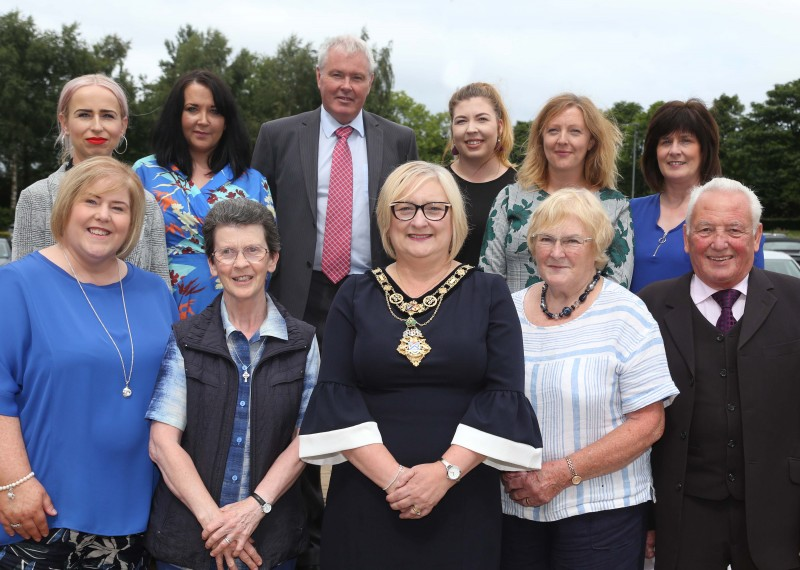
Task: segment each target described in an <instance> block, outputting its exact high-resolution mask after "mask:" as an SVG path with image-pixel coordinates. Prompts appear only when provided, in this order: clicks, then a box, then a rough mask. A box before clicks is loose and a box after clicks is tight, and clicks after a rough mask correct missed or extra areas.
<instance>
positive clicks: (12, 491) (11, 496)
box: [8, 489, 17, 501]
mask: <svg viewBox="0 0 800 570" xmlns="http://www.w3.org/2000/svg"><path fill="white" fill-rule="evenodd" d="M16 498H17V496H16V495H15V494H14V489H9V490H8V500H9V501H13V500H14V499H16Z"/></svg>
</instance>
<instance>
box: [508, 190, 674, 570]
mask: <svg viewBox="0 0 800 570" xmlns="http://www.w3.org/2000/svg"><path fill="white" fill-rule="evenodd" d="M613 237H614V230H613V228H612V226H611V224H610V223H609V219H608V216H607V214H606V211H605V209H604V208H603V206H602V205H601V202H600V200H599V199H598V198H597V196H596V195H594V194H593V193H591V192H589V191H588V190H576V189H569V188H567V189H562V190H559V191H558V193H556V194H555V195H553V196H551V197H550V198H548V199H547V200H546V201H545V202H543V203H542V204H541V205H540V206H539V207H538V208H537V209H536V211H535V212H534V213H533V216H532V217H531V225H530V229H529V231H528V244H529V247H530V252H531V255H532V257H533V259H534V262H535V263H536V267H537V269H538V272H539V275H540V276H541V277H542V280H543V281H542V282H540V283H537V284H535V285H532V286H530V287H528V288H527V289H523V290H522V291H518V292H517V293H515V294H514V295H513V298H514V303H515V305H516V309H517V314H518V315H519V320H520V322H521V324H522V338H523V345H524V349H525V392H526V395H527V396H528V398H530V400H531V403H532V404H533V408H534V410H535V411H536V414H537V416H538V417H539V418H540V420H541V422H542V426H541V428H542V439H543V443H544V445H543V452H542V459H543V463H542V469H541V471H535V472H522V473H508V474H505V475H504V476H503V483H504V485H505V489H506V493H507V494H506V496H504V497H503V512H504V514H505V516H504V517H503V519H504V520H503V564H502V568H503V569H504V570H506V569H509V570H510V569H520V570H521V569H526V570H527V569H532V568H535V569H546V568H564V569H573V570H577V569H589V568H591V569H593V570H641V568H642V566H643V563H644V547H645V533H646V530H647V528H646V527H647V521H646V512H647V502H648V501H650V500H651V499H652V498H653V497H652V485H653V482H652V476H651V473H650V446H651V445H652V444H653V443H654V442H655V441H656V440H657V439H658V438H659V437H661V433H662V432H663V430H664V406H665V405H668V404H669V403H670V402H671V401H672V398H674V396H675V395H676V394H677V393H678V391H677V389H676V388H675V385H674V384H673V383H672V380H671V379H670V375H669V369H668V368H667V360H666V356H665V354H664V345H663V342H662V340H661V335H660V333H659V329H658V325H657V324H656V322H655V321H654V320H653V318H652V317H651V316H650V313H649V312H648V311H647V309H646V308H645V306H644V303H642V301H640V300H639V298H638V297H636V296H635V295H634V294H633V293H630V292H629V291H628V290H627V289H625V288H623V287H622V286H620V285H618V284H617V283H615V282H613V281H611V280H610V279H606V278H605V277H602V276H601V274H600V270H601V269H602V268H603V267H605V265H606V263H607V257H606V254H605V251H606V249H607V248H608V246H609V244H610V243H611V240H612V239H613Z"/></svg>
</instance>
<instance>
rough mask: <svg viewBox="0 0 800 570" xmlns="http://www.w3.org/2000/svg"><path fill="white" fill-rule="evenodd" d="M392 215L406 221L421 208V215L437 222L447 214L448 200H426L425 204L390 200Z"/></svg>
mask: <svg viewBox="0 0 800 570" xmlns="http://www.w3.org/2000/svg"><path fill="white" fill-rule="evenodd" d="M389 208H391V210H392V215H393V216H394V217H395V218H397V219H398V220H400V221H401V222H407V221H408V220H411V219H413V218H414V216H416V215H417V211H419V210H422V215H423V216H425V217H426V218H428V219H429V220H430V221H432V222H438V221H439V220H441V219H442V218H444V217H445V216H446V215H447V211H448V210H449V209H450V203H449V202H428V203H427V204H415V203H413V202H392V203H391V204H389Z"/></svg>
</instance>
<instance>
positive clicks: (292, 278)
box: [252, 36, 417, 568]
mask: <svg viewBox="0 0 800 570" xmlns="http://www.w3.org/2000/svg"><path fill="white" fill-rule="evenodd" d="M374 70H375V60H374V58H373V57H372V52H371V51H370V49H369V48H368V47H367V44H366V43H365V42H364V41H363V40H361V39H359V38H355V37H352V36H338V37H334V38H331V39H328V40H327V41H326V42H325V43H324V44H323V45H322V46H321V47H320V50H319V61H318V63H317V86H318V87H319V92H320V95H321V96H322V107H320V108H319V109H316V110H314V111H309V112H307V113H301V114H299V115H295V116H293V117H286V118H283V119H277V120H275V121H269V122H267V123H264V124H263V125H262V126H261V131H260V132H259V133H258V140H257V141H256V147H255V150H254V152H253V161H252V166H253V168H256V169H257V170H259V171H260V172H261V173H262V174H263V175H264V176H266V177H267V181H268V182H269V187H270V190H271V191H272V197H273V199H274V200H275V210H276V213H277V221H278V227H279V229H280V233H281V246H282V250H281V260H280V262H279V264H278V268H277V270H276V272H275V276H274V277H273V278H272V282H271V284H270V291H271V292H272V293H273V294H274V295H275V297H276V298H277V299H278V300H279V301H280V302H281V303H282V304H283V305H284V306H285V307H286V308H287V309H288V310H289V312H290V313H292V314H293V315H294V316H295V317H297V318H300V319H302V320H304V321H306V322H307V323H310V324H312V325H314V326H315V327H316V328H317V339H318V341H319V345H320V349H321V350H324V346H323V335H324V331H325V320H326V318H327V316H328V310H329V309H330V305H331V301H332V300H333V297H334V295H335V294H336V291H337V290H338V289H339V285H340V284H341V283H342V281H343V279H344V278H345V277H347V275H349V274H351V273H365V272H366V271H369V270H370V269H372V267H374V266H376V265H384V264H385V263H388V258H387V257H386V255H385V253H384V251H383V246H382V245H381V239H380V235H379V234H378V230H377V225H376V221H375V203H376V202H377V199H378V191H379V190H380V187H381V186H382V185H383V182H384V180H386V177H387V176H389V173H391V171H392V170H394V169H395V167H397V166H399V165H400V164H403V163H404V162H407V161H409V160H416V159H417V141H416V138H415V136H414V132H413V131H412V130H411V129H409V128H408V127H403V126H401V125H398V124H396V123H393V122H391V121H388V120H386V119H384V118H382V117H379V116H378V115H374V114H372V113H369V112H367V111H364V110H363V107H364V102H365V101H366V99H367V95H368V94H369V90H370V87H371V86H372V80H373V78H374V76H375V74H374ZM303 483H304V487H303V491H304V496H305V498H306V502H307V503H308V505H309V527H310V528H309V530H310V534H311V543H312V544H311V547H310V548H309V551H307V552H306V553H305V554H304V555H303V556H302V557H301V558H300V560H299V566H298V568H313V567H315V565H316V560H317V558H318V544H319V529H320V526H321V513H322V493H321V491H320V484H319V468H318V467H314V466H308V467H306V472H305V473H304V475H303ZM354 508H357V506H355V505H354Z"/></svg>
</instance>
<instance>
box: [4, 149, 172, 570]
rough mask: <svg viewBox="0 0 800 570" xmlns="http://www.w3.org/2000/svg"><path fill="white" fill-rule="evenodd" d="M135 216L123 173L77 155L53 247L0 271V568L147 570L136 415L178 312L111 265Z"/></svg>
mask: <svg viewBox="0 0 800 570" xmlns="http://www.w3.org/2000/svg"><path fill="white" fill-rule="evenodd" d="M144 210H145V192H144V191H143V190H142V185H141V183H140V182H139V179H138V178H137V177H136V175H135V174H134V173H133V172H132V171H131V169H130V167H128V166H125V165H123V164H121V163H119V162H117V161H116V160H114V159H113V158H111V157H105V156H104V157H94V158H87V159H86V160H83V161H81V163H80V164H76V165H75V166H74V167H73V168H71V169H70V171H69V172H68V173H67V174H66V176H64V179H63V180H62V182H61V184H60V185H59V191H58V197H57V198H56V201H55V205H54V206H53V211H52V216H51V227H52V231H53V236H54V238H55V241H56V245H52V246H50V247H46V248H44V249H42V250H41V251H35V252H33V253H31V254H29V255H26V256H25V258H23V259H21V260H19V261H15V262H14V263H11V264H10V265H7V266H5V267H3V268H2V269H0V314H2V315H3V326H2V327H0V458H2V461H0V491H1V492H2V494H0V524H2V529H0V567H2V568H33V567H34V566H35V567H36V568H100V567H102V568H117V569H120V570H138V569H143V568H147V567H148V560H147V558H148V557H147V555H146V553H145V549H144V536H143V534H142V533H143V532H144V530H145V528H146V526H147V520H148V515H149V505H150V498H151V496H152V493H153V488H154V485H155V482H156V477H157V472H156V470H155V469H154V468H153V464H152V463H151V461H150V458H149V457H148V450H147V441H148V439H147V438H148V432H149V430H148V425H147V422H146V421H144V414H145V411H146V410H147V405H148V403H149V402H150V395H151V394H152V392H153V387H154V386H155V381H156V376H157V374H158V370H159V366H160V364H161V357H162V355H163V354H164V347H165V346H166V344H167V340H168V338H169V333H170V325H171V324H172V322H173V321H174V320H176V319H177V314H176V311H175V304H174V302H173V300H172V297H171V295H170V294H169V290H168V288H167V287H166V285H165V284H164V282H163V280H162V279H161V278H160V277H158V276H156V275H154V274H152V273H150V272H149V271H144V270H142V269H139V268H137V267H135V266H133V265H131V264H130V263H125V262H124V261H122V259H123V258H125V257H126V256H127V255H129V254H130V252H131V250H132V249H133V248H134V246H135V245H136V242H137V241H138V238H139V236H140V234H141V229H142V222H143V219H144ZM134 361H135V362H134ZM101 563H102V566H101Z"/></svg>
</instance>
